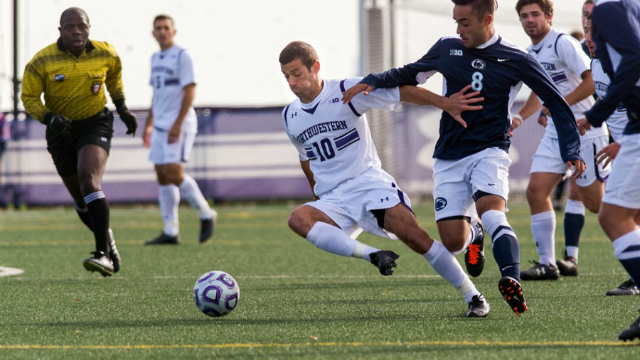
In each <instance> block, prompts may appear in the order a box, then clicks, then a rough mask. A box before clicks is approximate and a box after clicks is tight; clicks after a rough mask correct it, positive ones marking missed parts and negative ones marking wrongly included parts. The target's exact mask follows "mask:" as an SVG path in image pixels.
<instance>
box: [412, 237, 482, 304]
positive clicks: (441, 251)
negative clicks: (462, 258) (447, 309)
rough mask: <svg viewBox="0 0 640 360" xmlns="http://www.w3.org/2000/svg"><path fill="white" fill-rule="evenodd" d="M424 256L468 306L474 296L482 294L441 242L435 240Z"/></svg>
mask: <svg viewBox="0 0 640 360" xmlns="http://www.w3.org/2000/svg"><path fill="white" fill-rule="evenodd" d="M422 256H423V257H424V258H425V259H426V260H427V261H428V262H429V264H430V265H431V267H432V268H433V269H434V270H435V271H436V272H437V273H438V275H440V276H442V277H443V278H444V279H445V280H447V281H448V282H449V283H450V284H451V285H453V286H454V287H455V288H456V289H458V290H459V291H460V293H462V296H463V297H464V301H465V302H466V303H467V304H468V303H470V302H471V298H473V296H474V295H479V294H480V292H479V291H478V290H477V289H476V287H475V285H473V283H472V282H471V280H470V279H469V277H468V276H467V274H465V273H464V271H463V270H462V267H461V266H460V263H459V262H458V261H457V260H456V258H455V257H454V256H453V254H451V253H450V252H449V250H447V248H446V247H444V245H442V244H441V243H440V242H438V241H436V240H434V241H433V245H431V249H429V251H428V252H427V253H426V254H424V255H422Z"/></svg>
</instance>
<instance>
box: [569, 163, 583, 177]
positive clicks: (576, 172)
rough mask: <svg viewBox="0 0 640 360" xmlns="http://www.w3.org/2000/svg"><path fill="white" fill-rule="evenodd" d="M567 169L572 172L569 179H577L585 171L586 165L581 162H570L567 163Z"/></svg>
mask: <svg viewBox="0 0 640 360" xmlns="http://www.w3.org/2000/svg"><path fill="white" fill-rule="evenodd" d="M567 167H568V168H569V170H572V172H571V177H572V178H574V179H578V178H579V177H580V176H582V174H583V173H584V172H585V170H587V164H585V163H584V161H582V160H571V161H567Z"/></svg>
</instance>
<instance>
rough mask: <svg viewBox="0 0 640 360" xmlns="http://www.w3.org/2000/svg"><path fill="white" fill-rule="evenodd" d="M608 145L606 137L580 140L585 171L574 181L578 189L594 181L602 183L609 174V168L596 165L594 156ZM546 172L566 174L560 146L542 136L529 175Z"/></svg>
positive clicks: (554, 140)
mask: <svg viewBox="0 0 640 360" xmlns="http://www.w3.org/2000/svg"><path fill="white" fill-rule="evenodd" d="M608 144H609V139H608V138H607V136H606V135H602V136H598V137H594V138H591V139H582V138H581V139H580V156H581V157H582V159H583V160H584V163H585V164H586V165H587V170H586V171H585V172H584V174H582V176H580V178H579V179H577V180H576V183H577V184H578V186H580V187H586V186H589V185H591V184H593V182H594V181H596V180H600V181H604V180H605V179H606V178H607V177H608V176H609V174H610V173H611V166H607V167H606V168H603V167H602V165H603V164H600V165H596V154H597V153H598V151H600V150H601V149H602V148H603V147H605V146H607V145H608ZM535 172H546V173H553V174H564V173H566V172H567V165H566V164H565V163H564V161H562V158H561V157H560V146H559V145H558V139H556V138H552V137H548V136H544V137H543V138H542V140H541V141H540V145H538V149H537V150H536V153H535V154H534V155H533V162H532V164H531V173H535Z"/></svg>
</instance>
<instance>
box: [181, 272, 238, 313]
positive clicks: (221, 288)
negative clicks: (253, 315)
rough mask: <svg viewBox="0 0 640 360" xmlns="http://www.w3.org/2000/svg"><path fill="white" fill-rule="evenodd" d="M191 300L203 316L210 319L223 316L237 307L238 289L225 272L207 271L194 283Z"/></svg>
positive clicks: (236, 284) (233, 280)
mask: <svg viewBox="0 0 640 360" xmlns="http://www.w3.org/2000/svg"><path fill="white" fill-rule="evenodd" d="M193 300H194V301H195V302H196V306H197V307H198V309H200V311H202V313H203V314H205V315H208V316H211V317H220V316H225V315H227V314H229V313H230V312H232V311H233V309H235V308H236V306H237V305H238V301H239V300H240V287H238V283H237V282H236V281H235V279H234V278H233V277H231V275H229V274H227V273H226V272H224V271H219V270H215V271H209V272H208V273H206V274H204V275H202V276H200V278H199V279H198V281H196V285H195V286H194V287H193Z"/></svg>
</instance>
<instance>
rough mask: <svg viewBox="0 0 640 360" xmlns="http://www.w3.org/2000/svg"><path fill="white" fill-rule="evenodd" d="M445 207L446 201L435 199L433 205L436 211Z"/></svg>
mask: <svg viewBox="0 0 640 360" xmlns="http://www.w3.org/2000/svg"><path fill="white" fill-rule="evenodd" d="M446 207H447V199H445V198H441V197H439V198H436V203H435V208H436V211H440V210H442V209H444V208H446Z"/></svg>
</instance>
